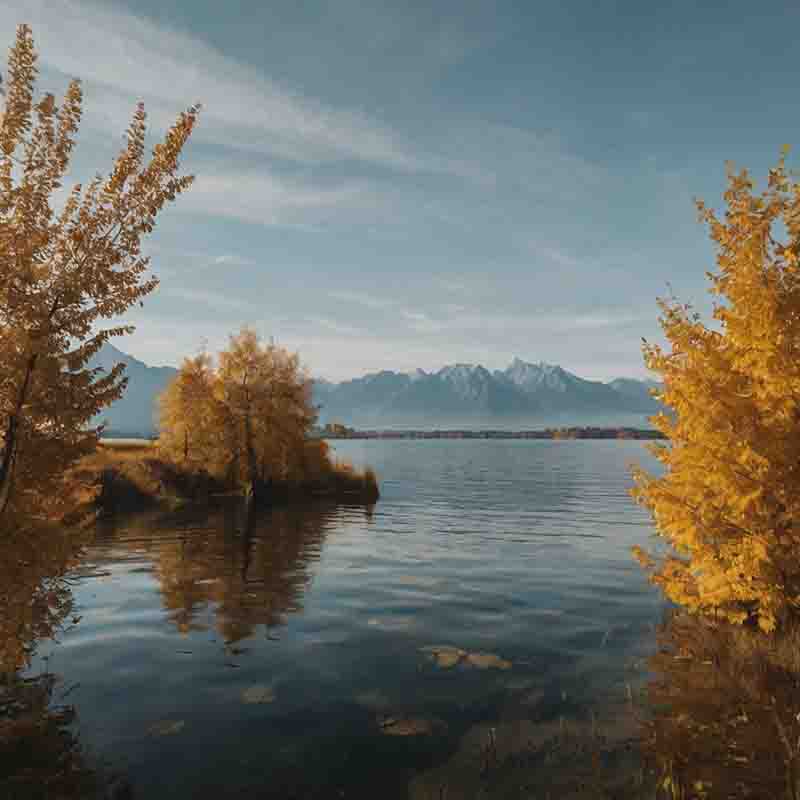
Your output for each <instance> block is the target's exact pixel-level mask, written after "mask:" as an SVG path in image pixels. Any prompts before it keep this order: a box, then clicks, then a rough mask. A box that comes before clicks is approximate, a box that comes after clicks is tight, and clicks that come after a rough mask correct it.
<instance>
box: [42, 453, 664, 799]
mask: <svg viewBox="0 0 800 800" xmlns="http://www.w3.org/2000/svg"><path fill="white" fill-rule="evenodd" d="M334 452H335V454H336V456H337V457H339V458H341V459H343V460H349V461H351V462H353V463H354V464H356V465H359V466H360V465H366V464H369V465H371V466H373V467H374V468H375V469H376V471H377V473H378V476H379V480H380V485H381V492H382V497H381V499H380V501H379V502H378V503H377V505H375V506H374V508H363V507H343V506H327V505H315V506H313V507H307V508H280V509H275V510H272V511H269V512H265V513H263V514H262V515H260V516H259V517H258V518H257V519H256V520H255V521H252V520H249V521H248V520H247V519H245V517H244V515H243V513H242V512H241V510H240V509H238V508H237V507H228V508H222V509H216V510H214V511H203V510H198V509H195V510H193V511H191V512H180V513H179V512H165V511H161V512H148V513H142V514H139V515H135V516H130V517H125V518H120V519H118V520H115V521H108V522H105V523H104V524H103V525H101V526H99V527H98V530H97V532H96V535H95V537H94V539H93V541H92V542H91V544H90V546H89V547H88V549H87V551H86V553H85V556H84V557H83V559H82V563H81V564H80V566H79V567H78V568H76V569H74V570H73V571H72V573H71V574H70V583H69V591H70V592H71V593H72V597H73V602H74V608H73V614H75V615H79V616H80V618H81V619H80V621H79V622H78V623H77V624H75V625H73V626H71V627H70V628H69V630H68V631H66V632H65V633H63V634H62V635H61V636H60V637H59V640H60V641H59V643H57V644H56V643H54V642H52V641H47V640H43V641H40V642H39V644H38V648H37V652H36V655H35V657H34V659H33V662H32V664H31V667H30V669H29V670H28V673H29V674H31V675H33V674H37V673H40V672H42V670H44V669H47V670H49V671H50V672H51V673H54V674H55V675H57V676H58V680H59V685H60V686H61V687H63V689H62V694H63V693H66V692H69V698H68V702H69V703H71V704H73V705H74V707H75V711H76V716H75V719H74V721H73V722H72V723H71V724H72V730H74V732H75V735H76V736H77V737H78V739H79V741H80V742H81V745H82V746H83V747H84V748H85V749H86V752H87V753H90V754H91V757H92V758H93V759H99V760H101V761H103V762H104V763H106V764H108V765H109V767H110V768H112V769H113V770H116V771H119V772H121V773H124V774H125V775H126V776H127V778H128V780H129V790H130V795H129V796H133V797H136V798H168V797H169V798H183V797H185V798H206V797H207V798H212V797H213V798H220V797H275V798H292V797H297V798H305V797H313V798H317V797H319V798H323V797H325V798H327V797H364V798H367V797H378V796H380V797H382V798H384V797H385V798H395V797H396V798H405V797H414V798H428V797H431V798H434V797H436V798H447V800H453V798H457V797H468V796H469V797H473V796H474V797H478V796H482V795H481V794H480V793H479V792H480V791H484V790H485V791H486V792H488V796H497V797H516V796H520V797H522V796H538V795H533V794H530V795H529V794H528V793H529V792H531V791H533V789H535V788H537V787H546V786H558V785H560V784H558V781H559V780H560V779H564V780H566V777H564V776H565V772H569V771H570V765H573V766H574V765H576V764H577V763H578V761H577V760H576V759H578V758H579V756H578V755H577V754H578V752H579V751H580V748H577V749H575V747H573V746H574V745H575V742H577V741H578V739H579V738H580V736H582V735H584V734H586V732H587V731H588V730H589V728H590V727H591V733H592V735H593V736H598V737H599V736H600V735H601V734H602V736H604V737H605V741H606V742H609V743H611V744H610V745H609V746H608V747H607V748H606V749H605V751H604V753H603V759H604V760H603V765H602V766H603V768H604V769H606V770H607V771H609V774H610V775H611V777H610V778H609V780H612V781H615V780H616V781H621V780H623V777H624V776H625V775H629V774H632V773H633V771H635V769H636V765H635V761H634V756H632V755H630V753H631V752H633V750H635V748H632V746H631V742H632V741H634V740H635V735H636V726H635V724H634V723H635V720H633V717H634V716H635V715H634V714H632V709H633V706H634V705H635V703H636V702H637V700H636V698H637V696H638V694H637V693H638V687H639V686H640V685H641V684H642V682H643V681H644V680H645V679H646V672H645V670H644V667H643V663H644V659H645V658H646V657H647V656H648V655H649V654H650V653H651V652H652V651H653V649H654V642H655V635H654V627H655V626H656V625H657V624H658V623H659V622H660V620H661V618H662V615H663V611H664V607H665V604H664V601H663V599H662V598H661V596H660V594H659V593H658V591H657V590H656V589H655V588H653V587H652V586H650V585H649V584H648V583H647V581H646V579H645V576H644V575H643V573H642V571H641V569H640V568H639V566H638V565H637V564H636V563H635V562H634V561H633V559H632V557H631V555H630V548H631V546H632V545H634V544H641V545H647V544H648V543H649V542H650V537H651V535H652V529H651V525H650V521H649V518H648V516H647V514H646V513H645V511H643V510H642V509H640V508H638V507H637V506H636V505H635V504H634V503H633V501H632V500H631V498H630V497H629V495H628V489H629V487H630V485H631V479H630V473H629V470H628V465H629V464H630V463H631V462H637V463H639V464H641V465H642V466H644V467H646V468H648V469H653V470H656V463H655V460H654V459H653V458H652V457H651V456H650V455H649V454H648V453H647V452H646V450H645V447H644V445H643V443H641V442H636V441H491V440H452V441H437V440H425V441H414V440H409V441H389V442H386V441H380V440H367V441H338V442H336V443H334ZM570 731H572V732H573V733H574V737H573V739H571V740H570V739H569V734H570ZM545 740H547V741H555V740H557V741H558V742H559V743H560V745H561V746H560V747H555V746H554V747H552V748H550V750H549V751H548V753H549V755H548V756H547V758H545V757H544V756H542V753H543V752H544V750H543V749H542V748H541V747H540V745H541V743H542V742H544V741H545ZM567 740H569V741H571V742H572V744H569V743H568V741H567ZM565 742H567V743H566V744H565ZM570 748H572V749H570ZM581 752H582V751H581ZM559 753H560V754H561V755H560V756H559ZM626 754H628V755H626ZM595 767H597V759H596V757H595ZM581 769H582V767H581ZM575 770H576V771H577V772H579V771H580V769H579V768H578V767H575ZM559 775H560V776H561V778H559V777H558V776H559ZM554 776H555V777H554ZM603 780H605V778H603ZM481 787H483V788H481ZM509 787H518V790H519V792H521V793H520V794H513V792H512V788H509ZM513 791H517V789H513ZM566 791H567V790H566V789H564V791H563V793H558V790H556V793H554V794H553V795H552V796H553V797H560V796H573V795H571V794H570V795H567V794H566ZM526 792H528V793H526ZM483 796H486V795H483ZM541 796H542V797H544V796H545V795H544V794H542V795H541ZM574 796H576V797H577V796H579V795H577V794H576V795H574ZM580 796H583V795H580ZM586 796H590V795H588V794H587V795H586ZM591 796H596V795H591Z"/></svg>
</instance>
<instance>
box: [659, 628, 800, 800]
mask: <svg viewBox="0 0 800 800" xmlns="http://www.w3.org/2000/svg"><path fill="white" fill-rule="evenodd" d="M659 644H660V648H659V653H658V654H657V655H656V656H654V657H653V659H652V660H651V668H652V669H653V671H654V672H655V673H656V677H655V678H654V679H653V680H652V681H651V683H650V684H649V686H648V697H649V701H650V706H651V714H652V716H651V718H650V719H649V720H648V722H647V723H646V724H645V736H644V739H645V742H644V744H645V749H646V751H647V752H648V753H649V756H650V758H651V759H652V760H653V761H654V762H655V763H656V764H657V766H658V769H659V771H660V773H661V775H662V786H663V790H664V796H666V797H669V798H673V797H674V798H678V797H679V798H686V799H687V800H688V798H704V799H707V800H716V799H717V798H719V799H720V800H721V799H722V798H725V799H726V800H727V798H765V799H766V798H787V799H791V800H797V798H798V797H800V780H799V779H800V630H797V629H795V630H789V631H786V632H784V633H783V634H781V635H780V636H769V635H767V634H764V633H761V632H760V631H757V630H754V629H747V628H737V627H731V626H728V625H720V626H715V625H713V624H712V623H711V622H709V621H704V620H703V619H701V618H698V617H692V616H689V615H688V614H685V613H676V615H675V616H674V617H673V618H672V619H671V620H670V622H669V623H668V624H667V625H666V626H665V628H664V630H663V631H662V633H661V635H660V637H659Z"/></svg>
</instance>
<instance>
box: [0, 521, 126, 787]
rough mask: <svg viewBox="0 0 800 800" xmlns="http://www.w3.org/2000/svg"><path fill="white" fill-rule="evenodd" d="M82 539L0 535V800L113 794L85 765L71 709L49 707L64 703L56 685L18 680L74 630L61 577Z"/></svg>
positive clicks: (49, 678)
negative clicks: (42, 647) (41, 652)
mask: <svg viewBox="0 0 800 800" xmlns="http://www.w3.org/2000/svg"><path fill="white" fill-rule="evenodd" d="M85 538H86V536H85V534H78V533H76V532H75V531H67V530H63V529H58V528H40V529H26V530H20V529H17V528H15V529H13V530H4V531H0V668H2V675H1V676H0V797H4V798H5V797H9V798H20V800H28V799H30V800H34V798H37V799H38V798H41V799H42V800H45V799H46V800H51V798H64V800H71V798H76V799H77V798H90V797H102V796H104V795H106V794H107V792H108V791H111V789H112V788H114V786H113V781H112V780H110V779H108V778H107V779H102V778H101V777H100V773H99V772H98V771H97V770H95V769H93V768H91V767H90V766H89V765H88V762H87V758H86V755H85V753H84V752H83V750H82V748H81V746H80V743H79V742H78V739H77V737H76V736H75V735H74V733H73V732H72V731H71V729H70V725H71V723H72V722H73V721H74V718H75V709H74V707H73V706H71V705H67V704H64V703H58V702H57V701H58V700H59V699H60V700H63V699H65V697H64V691H63V690H62V689H61V687H60V686H59V679H58V677H57V676H56V675H53V674H52V673H49V672H43V673H41V674H38V675H34V676H28V677H24V678H23V677H22V673H23V671H24V670H26V669H27V668H28V667H29V666H30V664H31V660H32V658H33V656H34V654H35V650H36V645H37V643H38V642H40V641H42V640H46V639H54V638H56V637H57V636H58V635H59V634H61V633H63V632H64V631H65V630H67V628H68V627H69V626H71V625H73V624H77V622H78V618H77V617H75V616H73V598H72V592H71V589H70V580H69V578H68V577H67V572H68V571H69V570H70V568H72V567H74V566H75V565H76V564H77V563H78V560H79V558H80V556H81V553H82V549H83V545H84V543H85ZM120 787H121V785H120V784H117V785H116V789H117V790H119V789H120ZM120 796H121V795H120Z"/></svg>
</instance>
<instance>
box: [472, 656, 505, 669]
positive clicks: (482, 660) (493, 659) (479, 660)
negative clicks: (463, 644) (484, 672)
mask: <svg viewBox="0 0 800 800" xmlns="http://www.w3.org/2000/svg"><path fill="white" fill-rule="evenodd" d="M467 663H468V664H470V666H473V667H477V668H478V669H511V662H510V661H506V660H505V659H504V658H500V656H498V655H495V654H494V653H467Z"/></svg>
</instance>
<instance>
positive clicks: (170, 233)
mask: <svg viewBox="0 0 800 800" xmlns="http://www.w3.org/2000/svg"><path fill="white" fill-rule="evenodd" d="M21 22H27V23H28V24H30V25H31V26H32V28H33V34H34V39H35V41H36V45H37V49H38V51H39V54H40V62H39V63H40V70H41V72H40V78H39V87H40V88H41V89H42V90H43V91H44V90H47V91H54V92H56V93H60V92H62V91H63V89H64V87H65V86H66V84H67V81H68V80H69V79H70V78H72V77H78V78H80V79H81V80H82V81H83V86H84V92H85V96H84V118H83V122H82V126H81V130H80V133H79V137H78V138H79V146H78V148H77V150H76V154H75V157H74V159H73V170H72V172H71V177H72V178H73V179H74V180H75V181H79V180H85V179H86V178H87V177H89V176H91V175H93V174H95V173H96V172H98V171H100V172H103V173H106V172H108V170H109V168H110V167H111V164H112V160H113V158H114V156H115V155H116V153H117V152H118V151H119V149H120V148H121V146H122V144H123V142H124V132H125V129H126V127H127V125H128V123H129V121H130V117H131V114H132V112H133V110H134V108H135V104H136V102H137V101H138V100H142V101H143V102H144V103H145V107H146V109H147V111H148V115H149V121H150V131H151V134H152V141H153V143H155V142H156V141H157V140H158V139H159V138H160V137H161V136H163V134H164V132H165V131H166V129H167V128H168V127H169V125H170V124H171V123H172V122H173V121H174V119H175V118H176V117H177V115H178V114H179V113H180V111H182V110H184V109H185V108H187V107H188V106H189V105H191V104H192V103H194V102H201V103H202V104H203V111H202V113H201V116H200V120H199V122H198V125H197V128H196V129H195V133H194V134H193V136H192V139H191V141H190V143H189V144H188V145H187V147H186V148H185V150H184V154H183V158H182V165H183V168H184V170H185V171H186V172H189V173H193V174H195V175H196V182H195V184H194V185H193V186H192V188H191V189H190V190H189V191H188V192H187V193H186V194H184V195H182V196H181V197H179V198H178V199H177V201H176V202H175V203H174V204H172V205H169V206H168V207H167V208H166V209H165V210H164V211H163V212H162V214H161V216H160V217H159V221H158V225H157V229H156V231H155V232H154V233H153V235H152V236H151V237H150V238H149V239H148V240H147V241H146V242H145V245H144V250H145V252H146V253H148V254H150V255H151V256H152V268H153V272H154V273H155V274H156V275H157V276H158V277H159V278H160V280H161V284H160V287H159V288H158V290H157V291H156V292H155V293H154V294H152V295H150V296H149V297H148V298H147V299H146V301H145V305H144V308H143V309H137V310H136V311H134V312H131V313H130V314H129V315H127V317H126V319H127V321H130V322H132V323H133V324H135V325H136V332H135V333H134V334H132V335H131V336H129V337H126V338H124V339H119V340H116V341H115V344H116V345H117V346H118V347H119V348H120V349H122V350H124V351H126V352H128V353H130V354H132V355H134V356H135V357H137V358H140V359H141V360H143V361H145V362H147V363H149V364H156V365H163V364H171V365H177V364H179V363H180V361H181V359H182V358H183V357H184V356H187V355H194V354H196V353H197V352H198V351H199V350H200V349H201V348H203V347H207V348H208V349H209V350H210V351H211V352H214V351H217V350H219V349H221V348H222V347H224V346H225V345H226V342H227V338H228V336H229V335H230V334H232V333H235V332H236V331H238V330H239V328H240V327H241V326H242V325H245V324H247V325H250V326H252V327H254V328H255V329H256V330H257V331H258V332H259V333H260V334H261V335H262V336H264V337H265V338H269V337H274V339H275V340H276V341H277V342H278V343H279V344H281V345H284V346H286V347H288V348H289V349H291V350H296V351H298V352H299V353H300V356H301V358H302V361H303V363H304V364H305V365H306V366H307V367H308V368H309V370H310V371H311V373H312V374H314V375H315V376H318V377H324V378H327V379H330V380H342V379H346V378H350V377H355V376H359V375H363V374H364V373H367V372H374V371H378V370H381V369H393V370H401V371H406V370H413V369H415V368H422V369H426V370H432V369H438V368H440V367H442V366H444V365H445V364H451V363H456V362H461V363H481V364H483V365H484V366H486V367H488V368H490V369H492V368H503V367H505V366H506V365H507V364H508V363H509V362H510V361H511V360H512V358H514V357H520V358H522V359H524V360H527V361H546V362H548V363H557V364H561V365H562V366H563V367H565V368H566V369H569V370H570V371H572V372H574V373H576V374H578V375H581V376H582V377H586V378H591V379H596V380H609V379H612V378H615V377H622V376H628V377H646V376H647V371H646V369H645V368H644V365H643V363H642V357H641V340H642V337H644V338H647V339H648V340H650V341H660V340H661V337H660V335H659V333H660V329H659V325H658V308H657V306H656V298H657V297H659V296H664V295H667V294H669V293H674V294H675V295H676V296H678V297H679V298H680V299H682V300H685V301H689V302H692V303H694V304H695V305H696V306H697V307H698V308H699V309H700V310H701V311H704V312H706V313H707V312H708V310H709V309H710V298H709V295H708V291H707V288H708V281H707V278H706V271H707V270H709V269H712V268H713V266H714V250H713V248H712V246H711V244H710V242H709V240H708V237H707V233H706V231H705V230H704V228H703V227H702V226H701V225H700V224H699V223H698V222H697V213H696V209H695V207H694V203H693V198H695V197H697V198H703V199H704V200H705V201H707V202H708V204H709V205H711V206H713V207H715V208H720V206H721V204H722V193H723V192H724V189H725V164H726V161H731V162H733V163H734V164H735V165H737V166H740V167H747V168H748V169H751V170H752V171H753V173H754V174H755V175H756V176H758V177H759V178H761V177H763V176H764V175H765V174H766V171H767V170H768V168H769V167H770V166H772V165H773V164H774V163H775V161H776V160H777V157H778V155H779V152H780V148H781V146H782V145H784V144H789V145H796V144H800V142H798V141H797V139H798V136H797V133H798V123H800V107H799V106H798V104H797V103H796V102H795V96H796V85H797V70H796V64H795V62H796V58H795V38H794V37H795V32H796V30H797V29H798V23H800V6H799V5H797V4H796V3H789V2H786V3H783V2H777V1H774V0H765V2H761V3H752V2H740V0H729V1H728V2H724V3H723V2H703V3H701V4H699V3H696V2H695V1H694V0H691V1H686V2H683V1H681V2H664V3H658V4H656V3H642V2H640V1H637V2H629V1H628V0H624V1H623V0H618V1H616V2H615V1H614V0H602V2H598V0H563V2H559V3H553V2H538V1H536V0H519V1H518V2H508V1H506V0H492V1H491V2H478V1H477V0H458V1H457V2H455V1H454V0H438V1H437V2H436V3H431V2H425V3H423V2H417V0H403V2H397V0H385V1H384V0H373V2H366V0H363V1H359V0H336V1H335V2H331V1H330V0H327V1H323V0H320V1H319V2H302V1H301V0H294V1H293V2H272V1H264V2H255V1H254V0H253V1H251V2H245V0H226V2H225V3H220V2H219V0H214V2H211V0H128V2H124V1H119V2H105V3H87V2H77V1H72V0H8V1H7V2H5V3H3V4H2V7H0V33H2V35H3V39H2V41H3V42H5V43H7V45H8V46H10V45H11V44H12V42H13V38H14V31H15V27H16V25H17V24H19V23H21ZM3 46H5V45H3ZM793 160H794V159H793V158H791V157H790V165H791V164H792V161H793Z"/></svg>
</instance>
